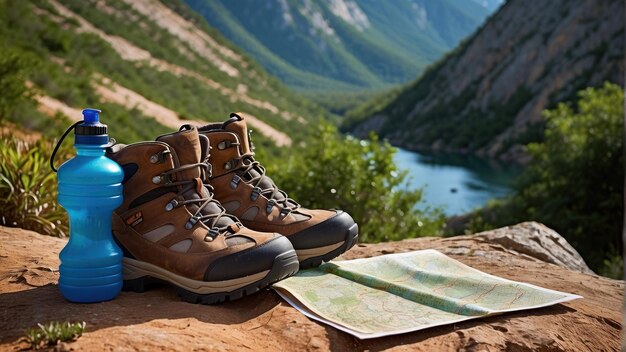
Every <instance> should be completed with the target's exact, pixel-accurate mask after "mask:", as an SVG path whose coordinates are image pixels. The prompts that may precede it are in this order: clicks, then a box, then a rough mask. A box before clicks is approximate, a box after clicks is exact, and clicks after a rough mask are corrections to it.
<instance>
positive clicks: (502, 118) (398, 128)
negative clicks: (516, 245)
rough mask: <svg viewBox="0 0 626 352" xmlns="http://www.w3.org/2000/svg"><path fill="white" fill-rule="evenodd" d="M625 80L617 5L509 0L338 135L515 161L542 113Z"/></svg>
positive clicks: (606, 0) (538, 128) (537, 129)
mask: <svg viewBox="0 0 626 352" xmlns="http://www.w3.org/2000/svg"><path fill="white" fill-rule="evenodd" d="M623 77H624V2H623V1H620V0H602V1H593V0H555V1H542V2H532V3H529V2H528V1H524V0H510V1H508V2H507V3H506V4H505V5H504V6H502V8H500V10H499V11H498V12H497V13H496V14H494V15H493V16H492V17H491V18H490V19H489V20H488V21H487V23H486V24H485V25H484V26H483V27H482V28H481V29H480V30H478V31H477V33H476V34H475V35H474V36H473V37H472V38H470V39H469V40H468V41H467V42H466V43H464V44H461V45H460V46H459V47H458V48H457V49H456V50H455V51H453V52H452V53H450V54H449V55H448V56H447V57H446V58H444V59H443V60H441V61H440V62H439V63H438V64H435V65H434V66H432V67H431V68H430V69H429V70H428V71H427V72H426V73H425V74H424V75H422V76H421V78H419V79H418V80H417V81H416V82H415V83H413V84H411V85H410V86H408V87H407V88H406V89H404V90H402V91H400V92H399V93H397V96H395V97H389V98H388V101H387V102H386V103H383V104H380V103H379V105H377V106H376V105H374V104H370V106H366V107H362V108H361V109H359V110H358V111H354V112H353V113H352V116H350V120H349V122H348V123H347V124H346V129H348V130H351V131H352V132H353V133H355V134H357V135H360V136H363V135H365V134H367V133H368V132H369V131H371V130H374V131H377V132H379V133H380V134H382V135H383V136H385V137H387V138H388V139H389V140H390V141H391V142H392V144H395V145H398V146H402V147H406V148H409V149H424V148H425V149H435V150H437V149H441V150H449V151H460V152H477V153H479V154H485V155H489V156H501V157H503V158H518V157H519V153H520V151H521V148H520V146H521V145H523V144H526V143H528V142H531V141H534V140H537V138H540V136H541V132H542V129H543V123H542V117H541V111H542V110H543V109H545V108H546V107H550V106H553V105H554V104H555V103H556V102H559V101H564V100H565V101H567V100H571V99H573V98H575V93H576V92H577V91H578V90H580V89H582V88H585V87H588V86H598V85H600V84H602V83H603V82H604V81H607V80H608V81H611V82H615V83H619V84H622V83H623Z"/></svg>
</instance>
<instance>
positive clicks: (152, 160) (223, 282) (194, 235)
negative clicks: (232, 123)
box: [107, 126, 298, 304]
mask: <svg viewBox="0 0 626 352" xmlns="http://www.w3.org/2000/svg"><path fill="white" fill-rule="evenodd" d="M208 151H209V141H208V139H207V137H206V136H199V135H198V131H197V130H196V129H195V127H193V128H192V127H189V126H183V128H181V131H180V132H176V133H172V134H167V135H163V136H160V137H158V138H157V140H156V141H155V142H141V143H136V144H131V145H120V144H118V145H114V146H113V147H111V148H109V150H108V151H107V156H108V157H109V158H111V159H113V160H114V161H116V162H117V163H118V164H120V165H121V166H122V168H123V169H124V180H123V184H124V203H123V204H122V206H121V207H119V208H118V209H117V210H116V211H115V213H114V214H113V234H114V237H115V239H116V241H117V242H118V244H119V245H120V247H121V248H122V250H123V251H124V286H125V288H126V289H131V290H135V291H139V292H143V291H144V290H145V289H146V285H148V284H151V283H153V282H159V281H166V282H168V283H170V284H173V285H175V286H176V287H177V288H178V291H179V293H180V295H181V296H182V297H183V299H185V300H186V301H189V302H193V303H197V302H201V303H206V304H212V303H218V302H221V301H224V300H233V299H237V298H241V297H243V296H244V295H248V294H251V293H253V292H256V291H258V290H259V289H261V288H263V287H265V286H268V285H270V284H271V283H274V282H276V281H278V280H280V279H282V278H284V277H287V276H289V275H292V274H294V273H295V272H297V271H298V260H297V256H296V253H295V251H294V250H293V247H292V245H291V243H290V242H289V240H287V239H286V238H285V237H283V236H280V235H279V234H276V233H271V232H269V233H268V232H257V231H253V230H250V229H248V228H245V227H244V226H243V225H242V224H241V223H240V222H239V220H237V218H236V217H234V216H231V215H227V214H226V213H225V210H224V208H223V207H222V206H221V205H220V203H219V202H218V201H217V200H215V199H213V193H212V189H211V187H210V186H208V188H207V187H205V185H204V182H203V181H205V180H208V176H209V174H210V172H209V169H210V168H209V166H208V165H207V164H206V161H207V159H208V155H209V154H208Z"/></svg>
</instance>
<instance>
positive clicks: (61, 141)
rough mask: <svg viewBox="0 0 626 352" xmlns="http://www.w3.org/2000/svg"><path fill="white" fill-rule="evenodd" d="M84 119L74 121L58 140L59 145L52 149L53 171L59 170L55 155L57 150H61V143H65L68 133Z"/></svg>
mask: <svg viewBox="0 0 626 352" xmlns="http://www.w3.org/2000/svg"><path fill="white" fill-rule="evenodd" d="M83 122H84V120H80V121H77V122H76V123H74V124H73V125H71V126H70V127H69V128H68V129H67V130H66V131H65V133H63V135H62V136H61V139H59V141H58V142H57V145H56V146H55V147H54V150H53V151H52V155H51V156H50V168H52V171H54V172H57V171H58V170H57V168H56V167H54V156H55V155H56V154H57V151H58V150H59V147H60V146H61V143H63V140H64V139H65V137H66V136H67V134H68V133H70V131H71V130H73V129H74V128H75V127H76V126H78V124H79V123H83Z"/></svg>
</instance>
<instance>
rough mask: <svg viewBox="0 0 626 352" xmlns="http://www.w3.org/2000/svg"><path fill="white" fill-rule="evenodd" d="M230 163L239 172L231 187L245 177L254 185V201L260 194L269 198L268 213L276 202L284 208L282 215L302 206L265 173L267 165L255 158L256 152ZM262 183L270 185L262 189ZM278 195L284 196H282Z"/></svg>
mask: <svg viewBox="0 0 626 352" xmlns="http://www.w3.org/2000/svg"><path fill="white" fill-rule="evenodd" d="M239 144H240V143H238V142H230V143H228V144H227V145H226V147H236V146H238V145H239ZM228 164H230V166H229V167H230V168H233V170H234V171H237V173H238V175H235V177H234V178H233V180H232V181H231V187H233V188H236V187H237V184H238V183H239V182H240V181H241V180H242V177H243V181H244V182H245V183H247V184H250V185H252V186H253V187H254V188H253V190H252V196H251V198H252V200H253V201H255V200H256V199H257V198H258V196H259V195H263V196H265V197H266V198H267V199H269V202H268V204H267V208H266V211H267V212H268V213H270V212H271V211H272V208H273V207H274V206H275V205H276V204H279V205H280V206H281V208H282V209H281V211H280V215H281V217H285V216H287V215H288V214H289V213H291V212H292V211H296V210H297V209H298V208H300V204H298V202H296V201H295V200H293V199H291V198H289V196H288V195H287V192H285V191H283V190H281V189H279V188H278V186H276V184H275V183H274V181H273V180H272V179H271V178H270V177H269V176H267V175H266V174H265V167H263V165H261V164H260V163H259V162H258V161H257V160H255V159H254V154H252V153H246V154H243V155H241V157H238V158H233V159H231V161H230V162H229V163H228ZM253 171H256V174H257V175H255V174H254V173H253ZM264 181H266V182H264ZM261 183H266V184H269V185H270V187H269V188H265V189H261V188H260V187H259V186H260V185H261ZM278 195H280V196H282V198H281V197H279V196H278Z"/></svg>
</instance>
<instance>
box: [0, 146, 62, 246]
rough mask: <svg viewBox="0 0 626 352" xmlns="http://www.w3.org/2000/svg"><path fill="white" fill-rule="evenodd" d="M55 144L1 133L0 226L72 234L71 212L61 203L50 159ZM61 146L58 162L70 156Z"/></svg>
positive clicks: (44, 232)
mask: <svg viewBox="0 0 626 352" xmlns="http://www.w3.org/2000/svg"><path fill="white" fill-rule="evenodd" d="M53 148H54V144H53V143H52V142H51V141H49V140H46V139H39V140H35V141H26V140H23V139H21V138H19V137H15V136H3V135H0V225H4V226H11V227H21V228H24V229H28V230H33V231H36V232H39V233H41V234H45V235H52V236H58V237H65V236H66V235H69V224H68V219H67V214H66V213H65V211H64V210H63V208H61V206H60V205H59V204H58V203H57V193H58V192H57V179H56V175H55V174H54V173H53V172H52V170H50V166H49V162H48V161H49V159H50V154H51V152H52V149H53ZM69 152H70V149H69V148H61V149H60V150H59V153H58V154H57V160H58V161H57V165H59V163H60V162H61V161H62V160H65V159H67V156H68V155H69Z"/></svg>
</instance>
